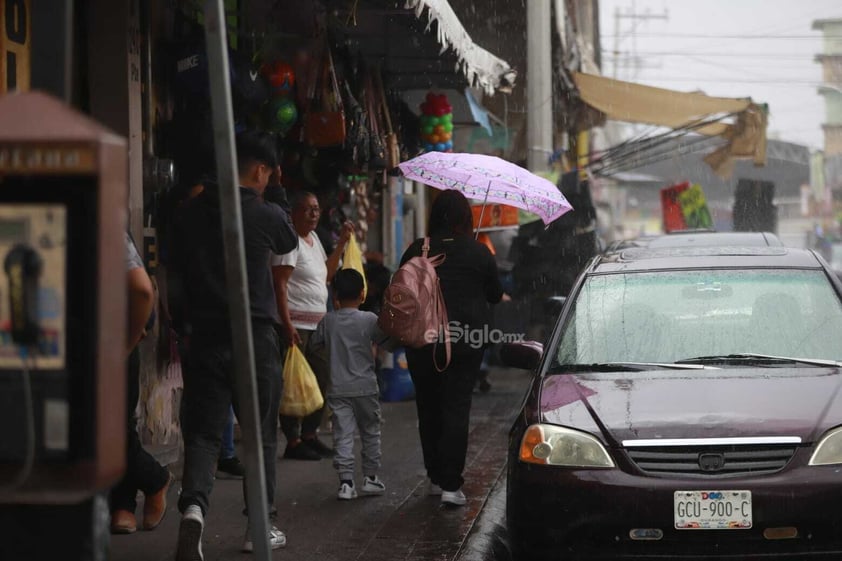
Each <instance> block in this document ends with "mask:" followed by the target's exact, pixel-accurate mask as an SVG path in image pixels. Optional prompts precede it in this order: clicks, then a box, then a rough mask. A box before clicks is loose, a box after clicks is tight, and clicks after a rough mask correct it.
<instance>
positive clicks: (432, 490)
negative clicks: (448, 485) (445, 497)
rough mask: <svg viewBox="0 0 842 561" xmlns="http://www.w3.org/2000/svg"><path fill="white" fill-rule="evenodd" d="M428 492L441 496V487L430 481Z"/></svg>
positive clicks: (432, 495) (433, 495)
mask: <svg viewBox="0 0 842 561" xmlns="http://www.w3.org/2000/svg"><path fill="white" fill-rule="evenodd" d="M427 494H428V495H430V496H431V497H441V487H439V486H438V485H436V484H435V483H433V482H432V481H429V482H428V484H427Z"/></svg>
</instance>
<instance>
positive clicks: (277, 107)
mask: <svg viewBox="0 0 842 561" xmlns="http://www.w3.org/2000/svg"><path fill="white" fill-rule="evenodd" d="M267 118H268V121H269V128H271V129H272V130H274V131H278V132H286V131H288V130H289V129H290V128H292V126H293V125H294V124H295V122H296V121H297V120H298V108H297V107H296V106H295V102H294V101H292V100H291V99H288V98H285V97H281V98H276V99H273V100H272V101H270V102H269V105H268V114H267Z"/></svg>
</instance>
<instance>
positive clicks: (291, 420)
mask: <svg viewBox="0 0 842 561" xmlns="http://www.w3.org/2000/svg"><path fill="white" fill-rule="evenodd" d="M313 333H314V331H312V330H308V329H299V330H298V334H299V335H300V336H301V348H302V349H303V350H304V356H305V357H306V358H307V363H308V364H309V365H310V368H312V369H313V374H315V375H316V380H317V381H318V383H319V389H320V390H321V392H322V395H327V392H328V388H329V387H330V369H329V367H328V363H327V350H326V348H325V347H322V348H320V349H319V350H313V349H312V348H311V347H310V344H309V343H310V337H311V336H312V335H313ZM324 410H325V408H324V407H321V408H319V410H318V411H314V412H313V413H310V414H309V415H307V416H306V417H290V416H287V415H281V416H280V419H281V431H282V432H283V433H284V436H285V437H286V439H287V442H288V443H289V442H294V441H296V440H298V439H299V438H301V436H302V435H303V436H306V437H313V436H315V435H316V433H317V432H318V430H319V425H321V424H322V417H323V416H324Z"/></svg>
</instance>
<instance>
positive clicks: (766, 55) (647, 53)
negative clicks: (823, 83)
mask: <svg viewBox="0 0 842 561" xmlns="http://www.w3.org/2000/svg"><path fill="white" fill-rule="evenodd" d="M612 54H628V51H620V52H619V53H612ZM636 54H637V55H639V56H681V57H684V56H715V57H731V58H740V57H751V58H774V59H786V58H793V59H805V58H806V59H813V58H814V57H815V56H816V55H815V54H793V53H735V52H731V53H716V52H713V53H709V52H704V51H696V52H689V51H687V52H680V53H677V52H675V51H638V52H637V53H636Z"/></svg>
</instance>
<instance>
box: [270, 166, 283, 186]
mask: <svg viewBox="0 0 842 561" xmlns="http://www.w3.org/2000/svg"><path fill="white" fill-rule="evenodd" d="M282 177H283V173H282V172H281V166H275V168H274V169H273V170H272V174H271V175H270V176H269V185H278V186H280V185H281V178H282Z"/></svg>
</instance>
